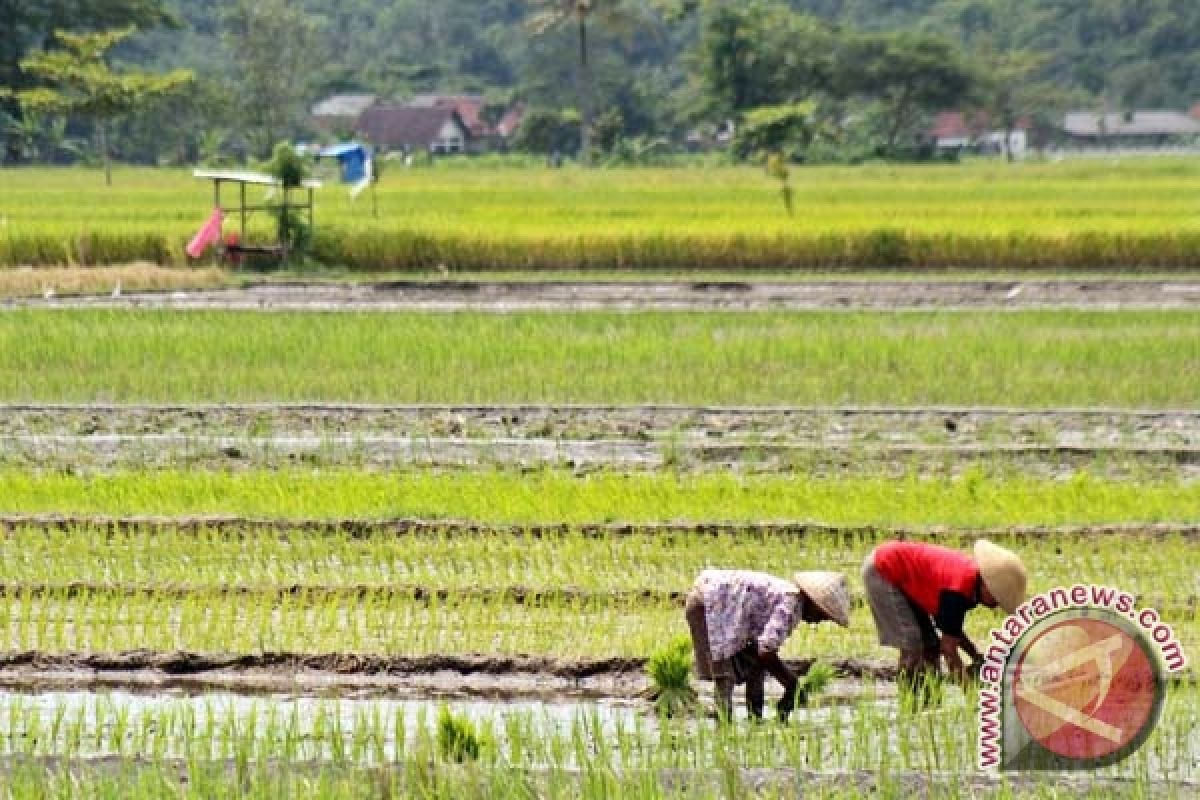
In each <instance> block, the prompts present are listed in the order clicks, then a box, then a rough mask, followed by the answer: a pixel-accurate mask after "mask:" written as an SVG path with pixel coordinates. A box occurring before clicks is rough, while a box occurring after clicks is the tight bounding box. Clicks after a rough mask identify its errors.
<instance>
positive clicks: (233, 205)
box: [187, 169, 321, 264]
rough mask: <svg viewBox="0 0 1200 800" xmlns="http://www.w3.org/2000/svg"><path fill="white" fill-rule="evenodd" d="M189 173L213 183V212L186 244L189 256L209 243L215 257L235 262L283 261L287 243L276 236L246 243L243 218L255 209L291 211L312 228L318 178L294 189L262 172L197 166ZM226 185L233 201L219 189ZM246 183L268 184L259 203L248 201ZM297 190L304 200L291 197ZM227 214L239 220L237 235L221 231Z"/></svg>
mask: <svg viewBox="0 0 1200 800" xmlns="http://www.w3.org/2000/svg"><path fill="white" fill-rule="evenodd" d="M192 175H193V176H194V177H196V178H200V179H202V180H209V181H212V184H213V213H212V215H211V216H210V217H209V219H208V221H207V222H205V224H204V226H203V227H202V228H201V229H200V230H199V231H198V232H197V233H196V236H195V237H193V239H192V241H191V242H190V243H189V244H188V247H187V252H188V255H190V256H192V258H199V256H200V255H201V254H202V253H203V252H204V250H206V249H207V248H208V246H209V245H216V247H217V254H218V256H219V257H220V258H221V259H222V260H224V261H229V262H232V263H235V264H240V263H242V261H244V260H245V259H247V258H255V257H257V258H264V257H265V258H267V259H273V260H286V259H287V255H288V253H287V242H286V241H283V240H281V239H279V238H278V236H277V237H276V239H275V240H274V241H272V242H268V243H265V244H258V245H249V244H247V243H246V221H247V219H248V218H249V216H250V215H251V214H253V213H255V212H258V211H267V212H271V213H278V212H280V211H282V212H283V213H289V212H293V213H296V214H299V215H300V216H301V218H302V219H303V220H304V222H305V223H306V224H307V225H308V229H309V230H310V231H311V230H312V229H313V193H314V191H315V190H317V189H319V188H321V183H320V181H313V180H306V181H304V182H303V183H302V184H301V185H300V187H299V188H298V189H297V188H284V186H283V182H282V181H280V180H279V179H278V178H276V177H275V176H274V175H268V174H266V173H263V172H249V171H244V170H213V169H198V170H195V171H193V172H192ZM226 184H232V185H233V187H234V197H235V199H234V200H229V199H228V195H227V194H223V192H222V189H223V187H224V186H225V185H226ZM247 186H259V187H267V190H268V193H267V194H266V196H265V197H263V198H262V199H261V200H259V201H258V202H251V201H248V200H247V196H246V187H247ZM297 191H299V192H303V193H304V195H303V198H304V199H298V198H293V197H292V193H293V192H297ZM279 193H281V196H280V198H279V200H278V201H277V202H274V201H273V199H274V197H275V195H276V194H279ZM229 217H234V218H236V219H237V221H238V228H237V236H236V237H234V236H228V238H225V237H223V236H222V235H221V233H222V228H223V223H224V220H226V219H228V218H229Z"/></svg>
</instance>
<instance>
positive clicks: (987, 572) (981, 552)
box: [975, 539, 1026, 614]
mask: <svg viewBox="0 0 1200 800" xmlns="http://www.w3.org/2000/svg"><path fill="white" fill-rule="evenodd" d="M975 563H977V564H978V565H979V574H980V576H982V577H983V582H984V583H985V584H986V585H987V588H988V591H989V592H991V593H992V596H993V597H995V598H996V602H997V603H998V604H999V605H1000V607H1001V608H1003V609H1004V610H1005V611H1007V612H1008V613H1009V614H1012V613H1014V612H1015V611H1016V610H1017V606H1019V605H1021V603H1022V602H1023V601H1024V600H1025V580H1026V579H1025V565H1024V564H1022V563H1021V559H1020V557H1019V556H1018V555H1017V554H1016V553H1014V552H1012V551H1011V550H1005V549H1004V548H1003V547H1000V546H999V545H994V544H992V543H991V542H989V541H988V540H987V539H980V540H979V541H977V542H975Z"/></svg>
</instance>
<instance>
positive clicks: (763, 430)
mask: <svg viewBox="0 0 1200 800" xmlns="http://www.w3.org/2000/svg"><path fill="white" fill-rule="evenodd" d="M0 460H2V461H3V463H5V464H7V465H9V466H13V467H21V468H44V469H56V468H84V469H102V470H112V469H149V468H164V467H175V466H189V467H195V468H212V469H222V470H248V469H255V468H263V467H268V468H274V467H285V466H288V465H296V464H300V465H311V466H326V467H335V466H354V467H359V468H368V469H394V468H397V467H403V466H407V465H414V464H415V465H423V466H433V467H450V468H474V467H481V466H482V467H495V466H500V465H508V466H519V467H541V466H548V467H557V468H562V467H565V468H569V469H574V470H576V471H589V470H603V469H611V468H622V469H639V470H658V469H663V468H667V467H670V468H673V469H687V470H695V471H712V470H722V469H730V468H732V469H741V470H747V471H754V472H780V471H790V470H797V469H803V470H806V471H815V472H825V473H831V474H837V473H846V472H853V471H862V470H875V471H881V472H885V473H892V474H895V473H902V472H905V471H910V470H912V469H919V470H923V471H927V472H933V471H939V472H944V471H945V470H950V471H951V472H961V471H963V470H965V469H967V468H969V467H972V466H979V465H985V466H988V465H1008V466H1010V467H1013V468H1021V469H1024V470H1027V471H1029V472H1031V473H1032V474H1036V475H1039V476H1042V477H1045V478H1057V477H1063V476H1064V475H1067V474H1072V473H1074V472H1077V471H1079V470H1081V469H1090V470H1091V471H1093V472H1098V473H1102V474H1108V475H1113V476H1124V475H1127V474H1130V473H1132V472H1134V471H1141V472H1142V473H1157V474H1171V475H1182V476H1184V477H1185V478H1190V477H1193V476H1200V413H1198V412H1195V411H1183V410H1178V411H1169V410H1168V411H1137V410H1112V409H1095V410H1085V409H1076V410H1073V409H1062V410H1044V411H1036V410H1035V411H1031V410H1023V409H1011V410H1010V409H993V408H952V407H946V408H912V409H886V408H879V409H871V408H759V409H748V408H719V407H714V408H704V407H695V408H688V407H672V406H641V407H605V406H549V405H548V406H520V405H515V406H478V407H475V406H392V407H388V406H366V405H325V406H321V405H286V404H281V405H267V404H262V405H260V404H247V405H229V406H216V405H194V406H104V405H95V406H86V405H81V406H50V405H48V406H35V405H8V406H3V407H0Z"/></svg>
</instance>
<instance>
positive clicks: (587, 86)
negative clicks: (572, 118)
mask: <svg viewBox="0 0 1200 800" xmlns="http://www.w3.org/2000/svg"><path fill="white" fill-rule="evenodd" d="M532 3H533V11H532V13H531V14H530V16H529V18H528V21H527V24H528V25H529V29H530V30H531V31H532V32H533V33H534V34H535V35H539V36H540V35H543V34H546V33H548V32H549V31H552V30H555V29H560V28H570V29H572V30H573V32H574V35H575V36H576V41H577V46H578V51H577V52H578V56H579V61H578V65H577V70H578V71H577V77H576V84H577V89H578V94H579V117H580V144H579V158H580V161H581V162H582V163H583V164H584V165H587V164H590V163H591V136H592V120H593V117H594V115H595V109H594V108H593V96H592V95H593V86H592V74H591V61H590V50H589V44H588V25H589V24H590V23H592V22H595V23H596V24H598V25H601V26H604V27H605V28H608V29H609V30H612V31H614V32H617V33H621V34H628V33H629V32H631V31H632V30H634V29H635V28H636V27H637V26H638V25H639V24H640V23H645V22H647V21H649V20H650V19H651V16H650V10H649V9H648V8H647V7H646V6H644V5H642V4H640V3H635V2H633V0H532Z"/></svg>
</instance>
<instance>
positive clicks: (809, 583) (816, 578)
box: [792, 572, 850, 628]
mask: <svg viewBox="0 0 1200 800" xmlns="http://www.w3.org/2000/svg"><path fill="white" fill-rule="evenodd" d="M792 583H794V584H796V586H797V587H799V589H800V591H802V592H804V593H805V594H806V595H808V599H810V600H812V601H813V602H814V603H816V605H817V608H819V609H821V610H822V611H823V612H825V616H827V617H829V618H830V619H831V620H833V621H834V622H836V623H837V624H838V625H841V626H842V627H843V628H848V627H850V589H849V587H848V586H847V585H846V576H845V575H843V574H842V573H840V572H797V573H796V574H795V575H793V576H792Z"/></svg>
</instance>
